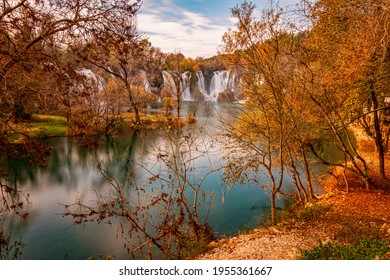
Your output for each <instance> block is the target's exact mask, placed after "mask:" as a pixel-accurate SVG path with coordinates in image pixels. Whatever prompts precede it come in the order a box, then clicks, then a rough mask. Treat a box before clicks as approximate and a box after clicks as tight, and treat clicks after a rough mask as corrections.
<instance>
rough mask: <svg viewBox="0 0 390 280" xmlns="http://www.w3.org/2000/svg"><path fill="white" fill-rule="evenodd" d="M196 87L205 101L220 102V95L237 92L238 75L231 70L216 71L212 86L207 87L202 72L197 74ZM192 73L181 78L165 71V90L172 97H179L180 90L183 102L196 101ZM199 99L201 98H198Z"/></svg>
mask: <svg viewBox="0 0 390 280" xmlns="http://www.w3.org/2000/svg"><path fill="white" fill-rule="evenodd" d="M196 76H197V80H198V81H197V83H196V86H197V88H198V90H199V92H200V93H201V94H202V95H203V98H204V100H205V101H213V102H216V101H218V98H219V94H220V93H221V92H224V91H226V90H231V91H234V90H235V79H236V75H235V73H234V72H233V71H230V70H221V71H215V72H214V73H213V75H212V78H211V82H210V86H207V83H206V78H205V77H204V74H203V72H202V71H197V72H196ZM191 78H192V73H191V72H185V73H183V74H181V75H180V78H179V77H178V76H176V75H175V74H173V73H170V72H168V71H163V81H164V89H165V90H166V91H168V92H170V93H171V96H172V97H177V95H178V92H177V90H178V89H179V91H180V92H179V93H180V98H181V100H183V101H194V100H196V99H197V98H195V97H194V96H193V92H194V88H191ZM198 99H199V98H198Z"/></svg>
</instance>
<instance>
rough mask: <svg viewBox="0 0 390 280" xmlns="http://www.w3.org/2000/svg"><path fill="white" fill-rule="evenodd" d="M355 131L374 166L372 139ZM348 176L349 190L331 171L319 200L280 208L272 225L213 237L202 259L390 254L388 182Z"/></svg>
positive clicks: (387, 256) (389, 173)
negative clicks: (366, 182)
mask: <svg viewBox="0 0 390 280" xmlns="http://www.w3.org/2000/svg"><path fill="white" fill-rule="evenodd" d="M355 135H356V137H357V140H358V146H359V151H361V152H362V153H364V156H365V157H366V158H369V159H370V160H369V164H370V168H371V169H374V170H375V169H378V168H377V167H378V162H377V160H376V159H375V157H374V155H375V153H374V149H375V146H374V144H373V143H372V141H369V140H368V139H367V138H366V137H365V136H364V133H362V132H361V131H359V130H355ZM386 163H387V164H390V158H389V157H386ZM386 171H387V174H386V175H387V177H388V178H389V177H390V170H389V169H387V170H386ZM377 178H379V174H378V176H377ZM347 179H348V182H349V189H348V190H347V187H346V184H345V180H344V177H343V175H342V174H341V172H338V171H337V170H336V171H334V172H332V174H329V176H327V180H325V181H323V182H322V183H321V185H322V187H323V188H324V191H325V193H326V194H325V195H323V196H322V197H319V198H318V200H316V201H314V202H313V203H309V204H307V205H306V207H304V208H297V209H292V210H290V211H288V212H284V213H282V214H281V216H280V221H279V223H277V224H276V225H275V226H264V227H260V228H258V229H255V230H253V231H251V232H249V233H245V234H241V235H238V236H236V237H233V238H225V239H220V240H218V241H216V242H213V243H211V244H210V247H211V250H210V251H209V252H208V253H206V254H204V255H202V256H200V259H275V260H291V259H343V256H344V259H390V247H389V246H388V245H387V244H389V242H390V184H389V182H388V181H381V180H379V179H378V182H377V185H376V186H377V189H373V190H366V189H365V188H364V187H363V186H362V183H361V182H359V180H356V179H355V178H354V176H352V175H351V174H349V176H347ZM313 248H314V249H313ZM343 248H344V249H343ZM305 250H306V251H305ZM337 250H339V252H341V253H339V255H335V254H337V253H338V251H337ZM378 253H379V254H380V255H378ZM343 254H344V255H343ZM332 256H333V257H332Z"/></svg>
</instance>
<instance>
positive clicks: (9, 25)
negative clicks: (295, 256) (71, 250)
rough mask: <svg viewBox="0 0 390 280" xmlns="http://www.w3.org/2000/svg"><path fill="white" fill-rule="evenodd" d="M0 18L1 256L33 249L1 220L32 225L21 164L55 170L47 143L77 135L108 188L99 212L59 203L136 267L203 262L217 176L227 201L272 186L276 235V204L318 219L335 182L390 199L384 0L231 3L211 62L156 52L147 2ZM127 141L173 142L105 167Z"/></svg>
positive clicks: (25, 10) (17, 5) (8, 1)
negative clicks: (107, 233)
mask: <svg viewBox="0 0 390 280" xmlns="http://www.w3.org/2000/svg"><path fill="white" fill-rule="evenodd" d="M0 7H1V8H0V40H1V41H0V42H1V43H0V54H1V56H0V125H1V128H0V187H1V194H0V259H12V258H20V257H21V256H22V255H23V247H24V243H23V238H21V239H20V240H19V239H18V237H16V239H15V237H13V236H12V234H11V230H10V229H9V226H7V224H8V223H7V222H5V221H9V219H10V216H12V217H14V218H15V217H16V219H19V220H28V219H30V217H29V216H30V212H31V209H33V208H31V207H32V206H31V201H34V199H35V198H34V195H33V194H30V192H29V190H28V189H25V188H24V187H22V186H21V185H22V181H21V182H18V181H17V180H15V179H14V178H15V176H16V175H15V171H14V170H13V169H12V168H11V167H12V166H13V164H14V163H15V162H17V161H20V160H23V161H25V162H27V163H28V165H29V166H32V168H42V169H45V168H46V169H50V164H49V163H48V162H50V160H51V159H52V158H53V157H55V156H58V155H59V154H60V153H59V152H58V153H57V152H54V148H53V147H52V146H50V144H48V143H49V142H50V139H52V138H66V139H77V141H78V145H80V147H81V148H80V149H81V150H84V151H87V152H88V153H89V155H91V156H93V157H94V158H95V160H96V161H95V162H94V163H93V164H91V165H93V166H94V167H96V170H95V171H96V172H97V173H98V174H99V176H100V178H101V179H102V181H103V182H105V184H106V187H107V189H105V190H103V189H100V190H95V191H94V193H96V195H95V196H94V197H95V201H94V202H93V203H91V202H90V200H86V199H83V198H82V197H77V198H76V199H75V200H73V201H72V202H70V201H68V202H61V209H62V211H63V212H62V215H63V217H66V218H70V220H71V223H73V224H76V225H77V224H100V223H104V224H109V225H111V226H112V227H113V228H114V231H115V233H116V235H117V236H119V238H120V239H121V240H122V241H123V242H124V243H125V248H126V250H127V254H128V256H129V257H132V258H150V259H152V258H166V259H186V258H195V257H196V256H197V255H199V254H200V253H203V252H204V251H206V250H208V249H209V244H210V242H215V240H216V237H217V236H216V232H215V229H213V226H212V225H210V224H209V223H208V218H209V217H211V216H212V215H213V203H215V200H217V199H220V198H219V197H217V195H216V193H217V191H215V190H214V189H212V190H211V189H205V188H204V185H205V184H207V182H208V180H209V178H210V177H213V176H215V174H218V176H220V181H221V182H223V184H224V186H225V188H226V192H227V193H228V191H230V190H231V189H237V186H238V185H240V186H241V187H242V185H244V186H251V187H256V188H259V189H262V190H264V191H265V195H266V198H267V199H266V200H267V204H266V205H267V206H266V207H267V209H268V210H267V211H268V212H267V215H269V217H268V223H269V225H271V226H276V225H277V224H278V223H279V222H280V219H281V217H280V215H279V212H280V208H283V207H282V206H280V205H279V201H280V197H288V201H290V204H291V205H293V208H297V209H307V205H313V204H315V203H317V202H318V201H319V202H321V201H322V200H323V199H324V197H326V194H327V192H328V191H330V189H332V190H333V187H331V184H330V183H329V180H334V181H335V182H336V183H335V185H336V187H335V188H337V189H338V190H339V191H342V192H345V193H350V192H357V190H359V191H362V192H371V191H375V192H376V193H380V197H381V198H380V199H382V198H386V197H387V195H388V192H389V190H390V189H389V186H390V178H389V176H390V172H389V170H390V169H389V167H388V165H389V138H390V38H389V36H390V34H389V30H390V3H389V2H388V1H386V0H369V1H367V0H350V1H336V0H317V1H310V0H302V1H300V2H299V4H298V5H296V6H293V7H282V6H279V5H278V4H277V3H276V2H274V1H269V2H268V5H267V6H266V8H264V9H263V10H261V11H259V12H257V9H256V5H255V4H253V3H251V2H247V1H245V2H243V3H242V4H241V5H237V6H236V7H232V9H231V16H232V18H234V22H235V26H234V27H232V28H228V29H227V30H226V32H225V34H224V35H223V37H222V38H221V40H222V47H221V48H220V50H219V51H218V54H216V55H215V56H213V57H210V58H204V57H196V58H191V57H185V56H184V55H183V54H182V53H180V52H175V53H164V52H163V51H161V50H160V49H159V48H158V47H157V46H153V45H152V43H150V41H149V40H148V38H147V36H145V35H143V34H141V33H140V32H139V31H138V29H137V15H138V14H139V13H140V12H141V11H142V9H143V7H142V2H141V1H140V0H135V1H126V0H114V1H97V0H83V1H81V0H70V1H62V0H34V1H30V0H5V1H2V2H1V3H0ZM213 104H214V105H213ZM215 104H221V105H215ZM226 104H228V105H226ZM202 106H204V107H202ZM212 106H225V107H226V106H227V107H229V108H230V109H229V110H230V111H229V110H228V109H226V108H225V107H223V110H225V109H226V110H228V111H229V112H228V113H226V112H225V113H224V114H225V117H223V116H222V115H216V116H215V118H216V119H218V120H217V121H218V124H219V126H218V127H219V128H218V131H219V132H220V134H219V135H218V137H214V138H212V137H210V138H207V140H205V139H206V137H205V136H204V134H203V133H204V131H203V130H202V129H203V126H205V127H206V128H205V130H207V129H208V130H209V134H216V132H215V131H217V129H216V128H214V127H212V126H211V124H209V126H208V128H207V124H208V123H211V121H210V120H209V119H207V120H206V121H203V122H202V120H203V116H202V113H201V112H203V111H204V112H206V115H207V114H209V113H210V112H211V111H212V110H217V109H220V107H217V109H215V107H212ZM213 108H214V109H213ZM202 110H203V111H202ZM156 112H157V113H156ZM226 114H227V115H228V116H229V117H226ZM210 131H211V132H210ZM154 134H156V135H158V136H153V137H155V138H153V137H152V136H151V135H154ZM120 135H127V136H129V135H130V136H131V137H130V138H131V139H133V140H131V141H132V142H131V143H132V144H131V145H133V144H134V143H136V142H137V141H141V142H142V143H144V144H145V143H146V141H147V140H142V139H143V138H142V137H146V138H148V137H149V138H148V139H151V138H153V139H154V140H155V139H160V138H158V137H161V139H163V140H156V141H155V142H156V143H153V147H151V148H149V151H150V154H152V155H153V157H154V159H153V160H154V161H153V163H152V164H146V163H145V164H144V162H143V161H137V155H135V154H136V153H135V152H133V150H132V149H133V148H134V147H135V146H134V145H133V146H131V147H130V146H129V147H127V146H126V147H127V148H126V149H124V150H123V151H121V150H120V149H119V148H118V149H116V148H115V149H114V148H113V150H112V153H118V154H115V156H116V158H113V159H110V162H108V159H107V158H108V157H109V155H110V154H108V155H107V156H105V157H104V158H103V159H102V158H99V157H98V154H99V153H100V152H102V150H103V148H102V147H103V145H110V143H111V142H110V141H111V140H110V139H117V138H119V136H120ZM208 137H209V136H208ZM216 138H218V139H216ZM134 139H137V140H134ZM139 139H140V140H139ZM210 139H211V140H210ZM48 141H49V142H48ZM103 141H104V143H105V144H102V142H103ZM148 141H149V140H148ZM159 141H160V142H159ZM216 142H218V143H216ZM137 143H138V142H137ZM145 145H146V144H145ZM330 146H331V147H333V148H334V149H335V150H337V154H338V155H339V156H338V157H337V158H334V157H332V155H329V154H330V152H329V147H330ZM215 147H217V148H218V149H219V150H218V151H215V150H214V149H215ZM107 149H108V148H107ZM129 149H130V150H129ZM221 151H223V152H221ZM122 152H123V154H121V153H122ZM125 152H126V153H127V154H126V155H124V154H125ZM143 153H144V154H145V153H146V152H143ZM141 154H142V153H141ZM221 154H223V156H221V158H218V159H219V160H217V162H218V163H222V164H217V163H216V162H214V161H213V158H217V157H218V156H220V155H221ZM58 157H59V156H58ZM85 157H86V156H85ZM69 158H71V157H69ZM105 160H106V161H105ZM58 161H66V160H65V158H61V157H59V158H58ZM200 161H201V162H202V164H203V165H202V166H201V167H199V166H198V165H197V164H198V163H199V162H200ZM122 162H123V166H125V167H124V168H125V172H124V174H125V175H124V177H120V176H119V177H118V176H116V175H117V174H115V166H116V165H117V166H119V165H120V164H122ZM108 165H110V166H111V165H112V166H113V167H112V169H110V168H111V167H109V166H108ZM318 165H321V166H322V167H323V168H326V172H322V173H325V174H326V176H327V177H326V178H327V179H326V180H328V181H326V180H322V179H320V178H319V177H320V176H319V171H317V168H318ZM134 166H136V167H134ZM26 168H27V167H26ZM136 168H138V169H140V170H142V172H141V173H142V174H146V175H145V176H146V177H147V178H146V179H145V180H144V181H143V180H138V179H136V178H138V177H137V176H138V173H139V172H140V171H139V170H138V169H136ZM69 176H71V177H72V176H73V175H69ZM24 181H27V178H25V179H24ZM286 184H287V185H289V187H286ZM156 189H157V190H156ZM220 191H221V190H218V193H219V192H220ZM222 192H223V194H222V200H223V199H225V196H224V194H225V190H223V191H222ZM228 195H229V194H227V195H226V198H227V197H228ZM362 196H363V195H362ZM53 199H54V200H55V199H56V198H53ZM241 203H243V204H245V203H246V202H245V201H242V202H241ZM268 204H269V205H268ZM253 207H255V206H253ZM256 207H257V206H256ZM386 207H387V204H386V206H385V207H384V209H387V208H386ZM151 213H154V214H151ZM156 213H158V214H156ZM152 216H153V217H152ZM386 229H387V228H386ZM389 231H390V229H389ZM386 236H387V237H386V238H387V239H386V240H385V241H384V243H381V245H383V247H384V248H385V249H384V252H383V253H380V254H379V253H377V255H374V256H373V257H376V256H378V254H379V258H382V257H383V256H384V255H385V254H386V253H387V252H389V251H390V248H389V240H388V235H386ZM114 238H115V236H113V239H114ZM359 242H360V241H359ZM381 242H382V241H381ZM381 248H382V247H381ZM333 249H334V248H333ZM334 250H335V249H334ZM308 254H309V253H308V252H306V255H308ZM333 257H334V256H333ZM349 257H350V258H351V256H349ZM76 258H77V257H76Z"/></svg>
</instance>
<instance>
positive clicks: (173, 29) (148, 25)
mask: <svg viewBox="0 0 390 280" xmlns="http://www.w3.org/2000/svg"><path fill="white" fill-rule="evenodd" d="M144 3H145V4H146V5H145V4H144V5H143V8H142V11H141V13H140V15H139V16H138V28H139V30H140V31H141V33H145V34H146V36H147V37H149V39H150V41H151V42H152V44H153V45H154V46H156V47H159V48H161V50H162V51H164V52H174V51H180V52H182V53H183V54H184V55H185V56H190V57H197V56H204V57H209V56H213V55H215V54H216V53H217V48H218V46H219V45H220V44H221V38H222V35H223V34H224V32H225V31H226V30H227V26H228V25H231V22H230V20H229V18H226V19H225V20H224V22H221V23H215V22H213V21H211V19H210V18H208V17H207V16H205V15H203V14H200V13H194V12H192V11H188V10H185V9H182V8H180V7H177V6H174V4H173V3H172V1H170V0H165V1H159V3H158V4H157V3H154V4H153V3H152V1H145V2H144Z"/></svg>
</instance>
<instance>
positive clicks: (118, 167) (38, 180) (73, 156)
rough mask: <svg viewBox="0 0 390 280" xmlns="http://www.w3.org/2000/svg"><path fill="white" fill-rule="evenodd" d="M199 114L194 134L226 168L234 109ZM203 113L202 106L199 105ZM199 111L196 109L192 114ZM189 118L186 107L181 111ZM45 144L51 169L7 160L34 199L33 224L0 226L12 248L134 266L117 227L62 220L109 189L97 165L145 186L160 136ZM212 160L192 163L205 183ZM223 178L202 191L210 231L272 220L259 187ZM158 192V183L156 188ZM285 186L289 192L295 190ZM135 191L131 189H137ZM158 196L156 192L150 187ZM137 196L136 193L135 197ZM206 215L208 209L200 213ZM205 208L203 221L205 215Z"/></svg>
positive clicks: (212, 106) (214, 177) (9, 221)
mask: <svg viewBox="0 0 390 280" xmlns="http://www.w3.org/2000/svg"><path fill="white" fill-rule="evenodd" d="M207 104H208V105H207V106H202V107H201V108H200V109H199V110H198V112H197V120H198V121H197V124H195V125H194V126H190V125H187V128H190V130H192V131H193V133H196V134H199V135H201V137H199V139H202V140H201V141H202V143H206V144H208V143H211V142H213V146H212V149H211V150H210V155H208V159H210V162H211V164H212V165H213V166H214V167H218V166H220V165H221V164H223V156H224V154H225V152H224V149H223V145H222V144H221V142H220V141H215V140H220V138H221V137H222V136H221V134H222V133H223V129H221V127H219V125H218V124H219V121H218V119H219V117H220V116H222V115H226V112H227V111H226V110H227V109H228V108H227V107H229V108H230V109H229V110H228V111H229V114H228V115H229V116H230V117H234V114H231V112H234V106H233V105H222V104H217V103H207ZM198 105H199V104H198ZM192 109H193V108H192ZM182 110H183V112H184V114H185V112H186V110H188V108H187V106H183V109H182ZM44 141H46V142H45V143H46V144H47V145H49V146H50V147H51V148H52V151H51V155H50V157H49V159H48V162H47V166H46V167H44V168H43V167H36V166H35V167H32V166H30V165H29V163H28V162H27V160H21V159H18V160H15V159H14V160H8V161H7V162H6V165H7V168H8V169H9V170H10V172H11V176H10V183H11V184H12V185H14V186H15V185H18V186H19V187H21V188H22V189H23V190H24V192H26V193H28V194H29V196H30V204H29V206H28V207H29V216H28V218H27V219H22V218H20V217H17V216H15V215H8V216H6V217H5V218H4V219H3V220H2V221H1V226H0V227H2V228H3V229H4V230H5V232H7V233H11V236H12V238H11V240H13V241H15V240H20V241H21V242H22V244H23V247H22V250H21V256H20V258H21V259H27V260H32V259H43V260H50V259H87V258H91V257H93V258H99V256H100V255H110V256H114V258H115V259H128V258H129V256H128V255H127V252H126V250H125V249H124V248H123V244H124V241H123V240H122V239H121V238H120V237H119V238H117V237H116V232H115V230H114V229H113V227H112V226H110V225H108V224H105V223H100V224H97V223H86V224H83V225H74V224H73V220H72V219H71V217H69V216H65V217H64V216H63V215H62V214H63V213H64V211H65V210H64V206H63V205H64V204H71V203H73V202H75V201H76V200H80V201H83V202H84V203H86V204H93V203H94V202H95V201H96V195H97V194H101V193H104V192H106V191H107V189H108V188H109V186H108V183H107V181H106V180H103V179H102V176H101V173H100V172H99V171H98V169H97V165H98V163H100V164H102V165H103V166H104V168H105V169H106V170H107V171H108V172H109V173H110V174H111V175H112V176H113V177H114V178H115V179H116V180H117V181H118V182H119V183H120V184H123V185H126V184H127V182H128V181H129V176H131V177H132V179H135V180H136V181H137V180H138V184H145V182H146V181H145V178H144V177H143V176H144V175H145V167H146V166H149V165H153V166H155V162H156V153H155V151H156V148H158V147H164V146H166V145H167V143H166V138H165V137H164V135H163V133H161V131H160V130H142V131H141V132H139V133H127V134H125V135H118V136H115V137H110V138H100V139H99V145H96V147H94V148H89V149H86V148H85V146H83V145H81V144H80V143H81V142H82V141H81V140H80V139H78V138H66V137H64V138H51V139H46V140H44ZM207 164H209V163H208V160H205V158H200V159H198V160H196V161H195V162H194V169H195V170H196V172H197V173H199V175H202V173H205V172H207ZM222 175H223V173H222V171H218V172H214V173H212V174H211V175H209V176H208V177H207V179H206V180H205V181H204V183H203V185H202V189H203V190H204V191H205V192H206V193H208V194H210V193H211V192H213V193H214V199H213V201H212V204H211V208H210V212H209V216H208V220H207V221H208V223H209V224H210V225H211V227H212V228H213V229H214V231H215V232H216V233H217V235H228V236H229V235H234V234H236V233H237V232H238V231H239V230H242V229H248V228H253V227H255V226H258V225H260V224H262V223H263V222H264V221H266V220H267V219H268V218H269V209H270V201H269V196H268V195H267V194H266V193H265V190H264V189H262V188H260V187H255V186H252V187H248V186H245V185H237V186H234V187H233V188H231V189H228V188H227V186H226V185H225V184H224V183H223V182H222V180H221V177H222ZM155 184H157V183H155ZM291 184H292V183H291V180H289V179H287V180H286V183H285V185H286V186H285V188H291V187H292V186H291ZM132 187H134V185H130V184H129V185H126V188H132ZM151 187H155V188H158V187H159V186H158V185H155V186H151ZM129 192H130V193H131V190H130V191H129ZM289 203H290V201H289V200H288V199H286V198H280V199H279V200H278V201H277V204H278V205H277V206H278V207H279V208H285V207H286V206H287V205H289ZM202 207H203V208H202ZM206 212H207V211H206V208H205V206H204V205H203V206H201V209H200V213H201V214H203V215H205V213H206Z"/></svg>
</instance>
